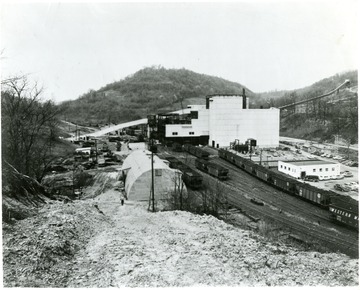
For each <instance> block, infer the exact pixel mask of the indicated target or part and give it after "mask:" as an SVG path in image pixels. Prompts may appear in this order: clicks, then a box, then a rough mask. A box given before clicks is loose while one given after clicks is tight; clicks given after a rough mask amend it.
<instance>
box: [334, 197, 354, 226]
mask: <svg viewBox="0 0 360 290" xmlns="http://www.w3.org/2000/svg"><path fill="white" fill-rule="evenodd" d="M329 211H330V219H331V220H332V221H333V222H336V223H341V224H343V225H346V226H349V227H351V228H353V229H356V230H357V231H358V230H359V202H358V201H357V200H355V199H353V198H351V197H350V196H344V195H339V196H334V197H332V198H331V203H330V205H329Z"/></svg>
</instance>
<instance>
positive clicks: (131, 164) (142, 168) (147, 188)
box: [122, 150, 186, 201]
mask: <svg viewBox="0 0 360 290" xmlns="http://www.w3.org/2000/svg"><path fill="white" fill-rule="evenodd" d="M122 170H123V172H124V173H125V175H126V179H125V192H126V195H127V198H128V199H129V200H138V201H145V200H149V199H150V193H151V152H150V151H148V150H136V151H134V152H132V153H131V154H130V155H129V156H128V157H127V158H126V159H125V160H124V163H123V165H122ZM179 183H182V179H181V173H180V172H179V171H178V170H174V169H171V168H170V167H169V166H168V165H167V164H166V163H165V162H164V161H163V160H162V159H160V158H159V157H157V156H156V155H154V187H155V200H156V201H159V200H166V199H168V198H170V196H171V194H172V193H173V192H174V190H175V187H177V186H179ZM182 186H183V192H184V191H186V186H185V185H184V184H182Z"/></svg>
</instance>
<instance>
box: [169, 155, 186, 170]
mask: <svg viewBox="0 0 360 290" xmlns="http://www.w3.org/2000/svg"><path fill="white" fill-rule="evenodd" d="M165 159H166V160H167V161H169V167H170V168H173V169H179V167H180V164H181V163H182V162H181V161H180V160H179V159H177V158H175V157H173V156H168V157H165Z"/></svg>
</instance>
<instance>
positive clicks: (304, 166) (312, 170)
mask: <svg viewBox="0 0 360 290" xmlns="http://www.w3.org/2000/svg"><path fill="white" fill-rule="evenodd" d="M278 170H279V171H280V172H283V173H285V174H288V175H290V176H292V177H295V178H304V177H305V176H307V175H316V176H318V177H319V179H320V180H326V179H336V178H338V177H339V176H340V164H339V163H335V162H329V161H323V160H299V161H279V162H278Z"/></svg>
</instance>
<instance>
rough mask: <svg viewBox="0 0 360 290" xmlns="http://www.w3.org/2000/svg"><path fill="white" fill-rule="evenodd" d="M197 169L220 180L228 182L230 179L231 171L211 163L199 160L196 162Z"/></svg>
mask: <svg viewBox="0 0 360 290" xmlns="http://www.w3.org/2000/svg"><path fill="white" fill-rule="evenodd" d="M195 167H196V168H197V169H199V170H201V171H204V172H206V173H208V174H210V175H212V176H214V177H216V178H218V179H220V180H226V179H228V178H229V169H227V168H225V167H223V166H221V165H219V164H216V163H214V162H211V161H207V160H204V159H201V158H197V159H196V160H195Z"/></svg>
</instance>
